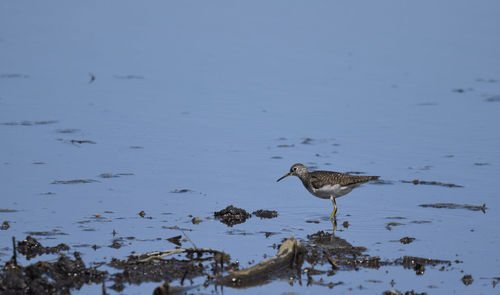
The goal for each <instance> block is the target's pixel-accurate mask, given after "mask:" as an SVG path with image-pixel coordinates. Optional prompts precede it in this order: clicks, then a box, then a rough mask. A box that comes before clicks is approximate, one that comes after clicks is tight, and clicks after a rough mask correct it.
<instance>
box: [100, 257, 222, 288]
mask: <svg viewBox="0 0 500 295" xmlns="http://www.w3.org/2000/svg"><path fill="white" fill-rule="evenodd" d="M171 255H182V256H181V257H175V258H169V259H166V257H169V256H171ZM179 258H180V259H179ZM229 261H230V257H229V255H227V254H225V253H223V252H219V251H216V250H212V249H175V250H170V251H160V252H152V253H147V254H143V255H132V256H129V257H128V258H127V259H124V260H120V259H115V258H113V259H112V260H111V262H110V263H109V266H111V267H113V268H115V269H118V270H122V272H120V273H115V274H113V275H112V276H111V280H112V281H113V282H114V284H113V286H111V288H112V289H113V290H115V291H118V292H121V291H122V290H123V289H124V288H125V284H141V283H144V282H163V281H166V282H172V281H176V280H179V281H180V284H181V285H184V281H190V280H193V279H195V278H197V277H202V276H205V275H206V273H207V271H209V272H210V273H217V272H219V270H218V269H222V267H223V266H225V268H226V269H228V268H230V265H228V263H229ZM167 285H168V283H167ZM155 292H156V291H155ZM155 294H157V293H155ZM160 294H161V293H160ZM165 294H170V293H165Z"/></svg>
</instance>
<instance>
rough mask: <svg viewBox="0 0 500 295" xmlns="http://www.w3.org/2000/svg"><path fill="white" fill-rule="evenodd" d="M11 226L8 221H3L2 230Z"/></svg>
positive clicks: (0, 226)
mask: <svg viewBox="0 0 500 295" xmlns="http://www.w3.org/2000/svg"><path fill="white" fill-rule="evenodd" d="M9 228H10V224H9V222H8V221H4V222H2V225H0V230H8V229H9Z"/></svg>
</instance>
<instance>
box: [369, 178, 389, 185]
mask: <svg viewBox="0 0 500 295" xmlns="http://www.w3.org/2000/svg"><path fill="white" fill-rule="evenodd" d="M370 183H371V184H394V182H392V181H391V180H384V179H376V180H372V181H370Z"/></svg>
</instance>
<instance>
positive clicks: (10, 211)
mask: <svg viewBox="0 0 500 295" xmlns="http://www.w3.org/2000/svg"><path fill="white" fill-rule="evenodd" d="M18 211H19V210H15V209H3V208H0V213H15V212H18Z"/></svg>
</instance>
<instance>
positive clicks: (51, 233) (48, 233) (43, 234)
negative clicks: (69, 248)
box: [24, 229, 68, 237]
mask: <svg viewBox="0 0 500 295" xmlns="http://www.w3.org/2000/svg"><path fill="white" fill-rule="evenodd" d="M24 233H25V234H27V235H30V236H41V237H53V236H67V235H68V234H67V233H64V232H62V231H60V230H58V229H53V230H52V231H27V232H24Z"/></svg>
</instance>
